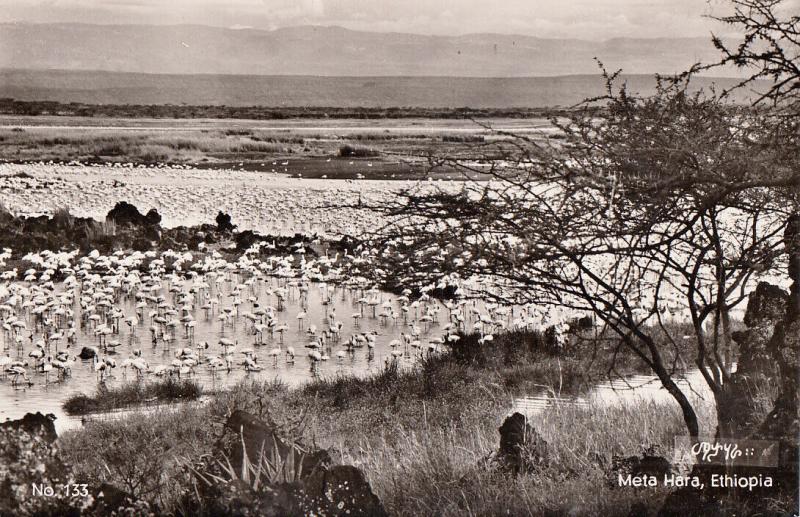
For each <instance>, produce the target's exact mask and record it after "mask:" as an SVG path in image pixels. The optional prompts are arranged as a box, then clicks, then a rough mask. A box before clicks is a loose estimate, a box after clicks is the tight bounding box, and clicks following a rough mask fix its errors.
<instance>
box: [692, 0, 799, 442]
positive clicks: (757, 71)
mask: <svg viewBox="0 0 800 517" xmlns="http://www.w3.org/2000/svg"><path fill="white" fill-rule="evenodd" d="M731 4H732V7H733V9H732V12H731V13H729V14H728V15H726V16H720V17H717V18H716V19H717V20H719V21H721V22H723V23H725V24H727V25H729V26H730V27H732V28H734V29H735V30H736V31H737V32H740V33H742V37H741V39H740V41H739V42H738V43H737V44H736V45H730V44H727V43H725V42H724V40H723V39H722V38H719V37H716V36H715V37H714V38H713V42H714V45H715V46H716V47H717V49H719V50H720V51H721V52H722V55H723V57H722V59H721V60H720V62H719V63H715V64H712V65H709V66H705V67H702V68H705V69H713V68H715V67H717V66H731V65H732V66H735V67H737V68H739V69H741V70H743V71H746V72H748V73H747V76H746V78H745V79H744V80H743V81H742V82H741V83H740V84H739V85H738V86H737V87H738V88H742V87H753V88H754V89H755V90H756V91H757V92H758V93H759V96H758V98H757V99H756V104H757V105H761V104H768V105H770V106H771V107H772V114H773V117H774V123H773V125H774V127H775V128H776V134H777V135H779V136H784V135H787V134H788V135H789V137H790V138H797V133H798V131H800V16H799V15H798V13H797V7H796V5H793V4H796V2H793V1H791V0H789V1H786V0H731ZM759 80H761V81H760V82H759ZM765 85H766V87H765ZM726 93H727V92H726ZM775 142H776V143H777V145H781V142H782V139H781V138H776V139H775ZM787 151H788V152H794V153H796V152H797V151H796V149H794V148H792V146H791V145H789V146H787ZM789 163H791V161H790V162H789ZM790 166H792V165H790ZM793 166H794V173H795V175H797V174H798V169H797V165H796V163H794V164H793ZM797 190H798V187H797V185H795V186H794V190H793V191H792V193H791V195H789V196H787V197H786V199H785V202H786V205H787V209H788V210H789V211H790V212H791V213H790V216H789V217H788V219H787V225H786V232H785V235H784V246H785V253H786V255H787V261H788V268H787V273H788V276H789V277H790V278H791V282H792V283H791V286H790V290H789V295H788V297H787V303H786V312H785V316H784V318H783V321H781V322H779V324H778V325H777V326H776V328H775V332H774V333H773V334H772V336H771V337H770V338H769V341H768V349H769V351H770V352H771V356H772V359H773V360H774V361H775V362H776V363H777V365H778V367H779V372H780V379H781V381H782V382H781V393H780V395H779V397H778V399H777V400H776V401H775V406H774V409H773V410H772V412H771V413H770V414H769V415H768V417H767V418H766V419H765V421H764V422H763V424H762V425H761V426H760V428H759V429H758V433H759V435H760V436H764V437H776V438H779V437H786V438H788V439H789V440H790V441H793V440H794V439H796V436H797V434H798V433H800V400H798V397H800V204H798V193H797ZM794 448H795V451H796V445H794Z"/></svg>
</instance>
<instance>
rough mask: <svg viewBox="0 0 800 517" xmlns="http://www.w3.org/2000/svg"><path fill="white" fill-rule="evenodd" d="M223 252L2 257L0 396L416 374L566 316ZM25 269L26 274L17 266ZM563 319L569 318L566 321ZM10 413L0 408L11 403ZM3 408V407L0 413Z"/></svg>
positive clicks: (312, 262)
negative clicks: (154, 384) (443, 356)
mask: <svg viewBox="0 0 800 517" xmlns="http://www.w3.org/2000/svg"><path fill="white" fill-rule="evenodd" d="M271 246H272V245H271V244H269V243H266V242H262V243H258V244H256V245H254V246H253V247H252V248H251V249H249V250H247V252H245V253H244V254H243V255H242V256H241V257H240V258H238V259H237V260H236V261H228V260H226V259H224V258H223V256H222V255H221V254H220V253H218V252H217V251H208V252H203V253H199V252H195V253H189V252H174V251H164V252H155V251H150V252H123V251H119V252H115V253H113V254H110V255H101V254H100V253H99V252H97V251H93V252H91V253H89V254H88V255H80V254H79V253H78V252H77V251H73V252H51V251H42V252H38V253H31V254H28V255H26V256H24V257H23V258H22V261H21V262H18V261H14V262H11V263H9V262H8V261H9V260H10V258H11V255H12V252H11V250H8V249H6V250H4V252H3V253H2V254H1V255H0V271H2V273H0V281H1V282H2V283H1V284H0V319H2V327H3V336H2V342H3V348H2V350H3V352H2V354H0V376H1V378H0V391H6V392H7V393H10V392H9V391H7V390H12V391H11V392H13V393H16V394H17V396H22V397H23V398H24V396H25V394H26V393H29V392H30V393H34V394H36V395H37V396H38V397H40V398H41V397H45V398H46V399H47V400H48V401H51V402H52V403H53V404H54V405H60V403H61V402H63V400H64V399H65V398H67V396H68V395H70V394H72V393H75V392H79V391H80V392H84V393H89V392H92V391H94V389H95V387H96V385H97V383H98V382H101V381H102V382H106V383H108V382H112V383H113V382H135V381H137V380H141V379H148V378H155V377H163V376H180V377H187V376H188V377H194V378H197V379H198V380H200V381H201V383H202V384H204V385H207V384H214V383H219V384H221V385H229V384H231V383H233V382H236V381H238V380H240V379H242V378H243V377H245V376H250V375H258V373H259V372H266V373H267V374H268V375H270V376H273V375H274V376H278V377H280V378H282V379H284V380H287V381H289V382H292V381H302V380H308V379H309V378H311V377H314V376H319V375H326V376H333V375H337V374H340V373H347V374H363V373H364V372H367V371H370V369H371V368H373V367H377V368H381V367H383V365H384V364H386V363H388V362H391V361H396V362H397V363H398V364H399V365H401V366H404V367H407V366H410V365H413V364H415V362H416V361H417V360H419V358H421V357H424V356H425V355H427V354H436V353H439V352H440V351H442V350H443V349H444V348H445V347H447V346H448V345H450V344H452V343H453V342H454V341H456V340H458V339H459V336H460V335H463V334H464V333H472V332H477V333H479V334H480V339H481V341H482V342H487V341H491V340H492V339H493V337H494V335H495V334H496V333H497V332H501V331H503V330H505V329H509V328H543V327H545V326H547V325H550V324H552V323H553V322H554V321H558V318H560V316H558V315H555V314H553V313H542V312H541V311H538V310H537V309H535V308H534V307H527V308H520V307H516V308H515V307H505V306H498V305H496V304H492V303H486V302H478V301H473V300H461V301H458V302H451V301H448V302H445V303H442V302H439V301H436V300H434V299H432V298H430V297H428V296H427V295H422V296H421V297H419V298H417V299H411V298H410V297H409V294H410V292H408V291H406V292H404V293H402V294H399V295H391V294H388V293H385V292H382V291H380V290H379V289H377V288H376V287H375V286H374V285H371V284H370V283H369V282H368V281H367V280H366V279H365V278H351V277H349V276H347V275H346V274H345V273H344V272H343V271H344V269H343V268H344V266H345V265H346V264H347V263H348V262H350V261H354V260H358V257H352V256H347V255H344V256H338V255H336V256H333V257H328V256H321V257H319V258H311V257H309V258H308V259H307V258H306V254H304V253H302V251H304V250H303V249H302V245H297V248H296V249H295V250H293V253H286V254H283V255H282V254H280V253H279V252H277V251H274V250H272V249H271ZM20 264H24V269H20V268H19V267H11V266H14V265H16V266H19V265H20ZM564 318H565V316H564V317H561V321H563V319H564ZM1 405H2V404H0V406H1ZM0 409H1V408H0Z"/></svg>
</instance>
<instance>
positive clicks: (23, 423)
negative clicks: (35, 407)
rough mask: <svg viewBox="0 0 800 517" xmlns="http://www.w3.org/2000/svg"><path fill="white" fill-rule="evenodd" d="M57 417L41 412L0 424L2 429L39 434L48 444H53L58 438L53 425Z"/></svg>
mask: <svg viewBox="0 0 800 517" xmlns="http://www.w3.org/2000/svg"><path fill="white" fill-rule="evenodd" d="M55 419H56V417H55V415H53V414H52V413H48V414H46V415H43V414H42V413H40V412H36V413H27V414H26V415H25V416H24V417H22V418H21V419H19V420H9V421H7V422H3V423H2V424H0V428H8V429H16V430H21V431H25V432H27V433H28V434H39V435H41V437H42V438H43V439H44V440H45V441H47V442H48V443H53V442H54V441H56V439H57V438H58V434H57V433H56V426H55V424H53V422H54V421H55Z"/></svg>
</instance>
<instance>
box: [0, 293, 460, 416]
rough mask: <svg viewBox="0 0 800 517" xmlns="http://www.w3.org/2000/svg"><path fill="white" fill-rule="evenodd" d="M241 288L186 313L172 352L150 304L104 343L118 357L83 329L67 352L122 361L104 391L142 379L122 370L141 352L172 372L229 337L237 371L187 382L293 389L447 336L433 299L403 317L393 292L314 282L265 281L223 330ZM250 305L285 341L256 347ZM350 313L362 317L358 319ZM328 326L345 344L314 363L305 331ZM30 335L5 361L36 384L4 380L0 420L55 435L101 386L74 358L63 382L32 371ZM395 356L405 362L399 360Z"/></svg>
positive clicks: (121, 303) (410, 354) (415, 353)
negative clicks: (408, 339) (248, 382)
mask: <svg viewBox="0 0 800 517" xmlns="http://www.w3.org/2000/svg"><path fill="white" fill-rule="evenodd" d="M237 283H238V282H237V281H236V280H235V279H234V281H232V282H223V283H222V284H221V285H220V286H218V287H217V286H212V288H211V294H212V295H213V297H219V299H220V303H219V305H217V306H215V308H214V309H212V310H211V311H209V312H208V314H207V313H206V310H204V309H202V308H201V306H202V305H203V304H202V303H200V301H199V300H195V303H194V307H195V308H194V309H193V310H192V311H190V314H191V315H192V316H193V317H194V320H195V322H196V323H195V327H194V333H193V335H190V336H187V334H186V332H185V328H184V326H183V324H181V323H178V325H177V326H176V327H175V328H174V329H173V331H172V335H173V337H174V340H173V341H172V342H171V343H170V344H169V345H168V346H167V345H166V344H165V343H164V341H162V340H158V342H157V343H156V344H155V345H154V344H153V342H152V337H151V331H150V327H151V325H152V322H151V320H150V318H149V317H148V313H149V312H150V311H151V310H153V307H154V305H150V306H149V307H147V308H145V309H143V310H142V311H140V312H139V314H140V316H139V323H138V325H136V326H135V328H131V327H129V326H128V325H126V323H125V322H124V321H120V325H119V326H120V329H119V333H118V334H114V335H110V336H108V337H107V339H108V343H113V342H114V341H117V342H119V343H120V344H119V346H117V347H116V348H114V349H113V351H112V349H111V348H109V349H108V350H109V351H108V353H105V352H103V350H102V347H100V341H99V339H98V338H97V337H95V335H94V330H93V325H92V324H88V323H87V324H86V325H85V326H84V327H83V328H80V329H79V330H78V333H77V340H76V342H75V344H73V345H71V347H70V349H69V351H70V354H71V355H77V354H78V353H80V351H81V348H82V347H84V346H95V347H100V355H101V356H107V357H110V358H113V359H114V360H115V361H116V363H117V368H109V369H108V372H109V375H107V376H106V380H105V382H106V384H107V385H108V386H115V385H119V384H121V383H125V382H135V381H136V379H137V374H136V371H135V370H134V369H133V368H128V369H127V371H126V370H124V369H123V368H121V367H120V364H121V363H122V362H123V361H124V360H125V359H127V358H131V357H132V356H133V353H134V350H140V351H141V358H143V359H144V360H145V361H147V363H148V365H149V367H150V368H151V369H155V368H156V367H157V366H158V365H169V364H170V363H171V362H172V361H173V360H175V359H176V357H175V353H176V350H177V349H179V348H194V349H196V347H197V345H198V344H199V343H203V342H207V343H209V348H208V349H207V350H204V351H203V353H204V354H205V356H206V357H207V356H210V355H216V356H222V354H223V352H224V348H223V346H222V345H220V340H222V339H226V340H231V341H233V342H234V343H236V347H235V349H234V352H233V354H232V357H233V361H234V364H233V369H232V371H230V372H228V371H226V369H224V368H223V369H221V370H218V371H216V372H212V371H211V369H210V368H209V367H208V366H207V365H206V364H199V365H197V366H195V367H194V368H193V373H192V374H191V375H190V377H192V378H194V379H196V380H197V381H199V382H200V383H201V384H202V385H203V386H204V387H205V388H207V389H210V390H215V389H222V388H225V387H226V386H231V385H233V384H235V383H237V382H239V381H240V380H242V379H244V378H246V377H251V378H256V379H263V380H271V379H274V378H278V379H280V380H281V381H283V382H285V383H287V384H289V385H297V384H300V383H303V382H307V381H309V380H312V379H313V378H315V377H328V378H330V377H335V376H337V375H366V374H369V373H372V372H377V371H380V370H381V369H382V368H383V367H384V364H385V363H386V361H389V360H397V361H398V363H399V365H400V366H401V367H402V368H408V367H411V366H412V365H413V364H415V363H416V362H417V361H418V360H419V357H420V355H421V354H424V353H429V352H428V346H429V343H430V340H431V339H436V338H442V336H443V335H444V331H443V329H442V327H443V325H446V324H447V321H448V315H447V309H446V308H444V307H443V306H441V305H440V304H439V303H438V302H436V301H433V300H432V301H430V302H428V303H421V304H419V306H418V307H410V306H409V307H408V310H407V312H404V311H403V310H402V309H401V303H400V302H398V301H397V299H396V298H397V297H396V296H393V295H390V294H387V293H383V292H379V291H373V292H367V291H363V290H359V289H351V288H346V287H342V286H338V287H337V286H335V285H332V284H327V283H326V284H322V283H310V284H307V285H308V291H307V292H306V293H305V294H303V293H302V292H301V290H300V288H299V287H298V285H297V282H296V281H294V282H292V281H287V280H286V279H278V278H271V277H267V278H266V279H264V280H261V281H257V282H255V283H254V284H253V285H252V286H251V287H248V289H247V290H245V291H243V292H242V293H241V294H240V295H239V296H240V298H241V299H242V300H243V303H242V304H241V305H240V306H239V307H238V313H239V314H238V315H236V316H232V317H231V319H230V323H228V324H226V325H224V326H223V325H222V324H221V322H220V321H219V319H218V318H219V315H220V313H221V311H223V308H229V309H233V305H232V298H231V296H230V294H231V292H232V290H233V289H234V288H235V285H236V284H237ZM61 289H63V287H61ZM276 289H286V293H287V295H286V297H285V300H284V302H283V310H277V308H278V307H279V302H278V300H277V298H276V295H275V294H274V291H275V290H276ZM78 290H79V288H76V292H78ZM57 291H58V289H57ZM161 293H163V294H165V295H166V298H167V302H168V303H173V304H174V298H173V297H174V295H175V293H170V285H169V283H168V282H164V283H163V284H162V290H161ZM249 297H252V299H251V301H248V300H247V299H248V298H249ZM79 298H80V297H79V296H76V302H75V306H74V307H73V310H74V311H75V315H76V319H77V320H78V323H80V317H79V314H80V307H79V305H78V300H79ZM365 299H369V300H370V302H371V303H372V305H370V304H367V303H359V300H362V301H363V300H365ZM253 302H255V303H258V304H259V306H260V307H262V308H267V307H269V306H272V307H274V308H276V312H275V320H276V321H277V322H278V326H280V325H285V326H286V330H285V332H284V333H283V336H282V337H281V333H279V332H277V331H276V332H274V334H273V335H270V334H269V332H266V331H265V332H263V334H262V338H261V340H262V341H263V344H258V341H259V339H258V336H257V335H256V334H255V333H254V326H253V324H252V323H251V322H250V321H249V320H248V319H246V318H245V317H244V316H243V314H244V313H246V312H252V311H253V307H254V305H253ZM136 303H137V302H136V300H135V298H134V297H133V296H121V297H119V299H118V302H117V303H116V304H115V307H118V308H120V309H121V310H122V311H123V312H124V314H125V316H126V317H130V316H133V315H134V314H136V313H137V308H136ZM384 304H386V307H385V308H384ZM429 309H430V311H431V312H433V311H440V312H441V313H440V314H439V315H438V316H437V317H436V319H435V320H434V321H430V322H426V321H416V323H415V320H419V319H420V318H422V316H423V315H424V314H425V312H426V311H428V310H429ZM384 310H386V312H394V313H395V314H396V315H397V317H396V318H393V317H391V316H389V317H381V316H380V314H381V312H382V311H384ZM300 313H305V314H306V317H305V318H304V319H303V320H299V319H298V318H297V316H298V315H299V314H300ZM17 315H18V317H20V318H22V314H21V311H18V314H17ZM354 315H358V318H356V317H354ZM331 320H336V321H340V322H341V323H342V330H341V332H340V338H339V339H338V340H333V339H329V340H327V342H326V346H325V347H324V348H322V349H319V350H320V352H322V353H327V355H329V356H330V357H329V359H328V360H324V361H318V362H315V361H312V360H311V359H310V358H309V357H308V352H309V351H310V349H309V348H307V347H306V345H309V344H310V343H311V342H312V340H313V339H314V336H312V335H311V334H310V332H309V331H310V330H312V329H313V328H315V329H316V335H317V336H319V335H320V334H321V333H322V331H323V330H325V329H327V328H328V326H329V322H330V321H331ZM25 321H26V324H27V328H28V329H31V330H33V329H34V327H35V323H34V319H33V317H31V316H28V317H27V318H26V319H25ZM412 332H413V333H417V332H418V337H415V338H414V341H419V344H418V345H419V346H418V347H413V346H406V345H404V344H401V345H399V346H395V347H394V348H393V347H391V346H390V343H391V342H392V341H394V340H400V342H401V343H402V342H403V340H402V339H401V333H405V334H407V335H410V334H412ZM29 334H30V330H24V331H22V335H23V340H22V343H21V345H22V346H21V348H19V347H18V345H17V344H16V343H15V342H14V340H13V338H12V337H11V336H10V335H9V333H7V332H6V333H4V338H3V350H4V352H3V354H4V355H6V354H7V355H9V356H10V357H11V358H12V359H15V360H16V359H19V360H27V361H29V362H30V363H31V365H30V366H29V367H28V368H27V370H28V375H29V376H30V380H31V382H32V385H31V386H27V385H22V386H17V387H14V386H12V383H11V380H10V378H0V420H5V419H6V418H20V417H22V416H23V415H24V414H25V413H27V412H31V411H32V412H35V411H42V412H43V413H54V414H55V415H56V416H57V417H58V420H57V424H59V425H58V426H57V427H58V428H60V429H63V426H64V425H69V424H68V423H67V422H65V420H68V419H67V418H66V415H64V413H63V411H62V410H61V405H62V403H63V402H64V401H65V400H66V399H67V398H68V397H69V396H70V395H73V394H75V393H81V392H82V393H86V394H91V393H94V391H95V390H96V389H97V385H98V380H99V379H98V374H97V373H96V372H95V370H94V362H93V360H80V359H77V360H76V362H75V365H74V367H73V368H72V374H71V376H68V377H66V378H64V379H58V375H57V370H53V371H51V372H50V373H49V375H48V376H47V378H46V377H45V374H43V373H41V372H37V371H36V370H35V369H34V367H33V359H32V358H30V357H29V356H28V354H29V352H30V351H31V350H33V349H34V345H33V343H35V342H36V341H37V340H39V339H41V338H42V334H41V333H39V332H34V333H33V339H32V340H31V339H30V338H29ZM355 334H371V335H373V336H374V338H373V339H374V347H373V348H370V347H369V346H368V345H367V344H366V341H365V344H364V345H363V346H361V347H358V348H354V349H352V351H348V350H347V348H348V347H347V346H345V345H346V343H347V341H349V340H350V338H351V336H353V335H355ZM66 344H67V343H66V342H65V341H64V340H61V341H58V342H54V343H53V344H52V345H51V353H53V355H55V354H54V352H55V348H56V345H57V346H58V349H60V350H63V349H64V348H65V346H66ZM288 347H292V348H293V349H294V351H295V353H296V356H295V360H294V362H293V363H290V362H287V359H288V357H287V355H286V350H287V348H288ZM248 348H250V349H252V350H253V352H254V356H255V357H256V358H257V362H258V364H259V365H261V367H262V368H263V369H262V370H261V371H257V372H247V371H245V369H244V368H243V366H242V362H243V359H244V357H245V356H244V354H242V353H241V351H242V350H244V349H248ZM276 348H280V354H279V355H278V356H277V357H273V356H271V355H270V354H269V353H270V351H271V350H274V349H276ZM393 350H394V351H396V353H398V354H399V353H402V355H400V356H399V357H395V356H393V355H392V351H393ZM340 356H341V357H340ZM155 378H156V377H155V376H153V375H152V374H150V375H147V376H146V378H145V380H144V382H153V379H155ZM73 424H74V422H73Z"/></svg>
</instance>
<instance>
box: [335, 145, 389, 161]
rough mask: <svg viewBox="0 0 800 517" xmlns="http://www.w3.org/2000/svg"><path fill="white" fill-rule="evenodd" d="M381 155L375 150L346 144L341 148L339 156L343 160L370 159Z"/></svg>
mask: <svg viewBox="0 0 800 517" xmlns="http://www.w3.org/2000/svg"><path fill="white" fill-rule="evenodd" d="M379 154H380V153H379V152H378V151H376V150H375V149H369V148H367V147H359V146H353V145H350V144H345V145H343V146H341V147H340V148H339V156H341V157H343V158H350V157H352V158H369V157H372V156H378V155H379Z"/></svg>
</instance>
